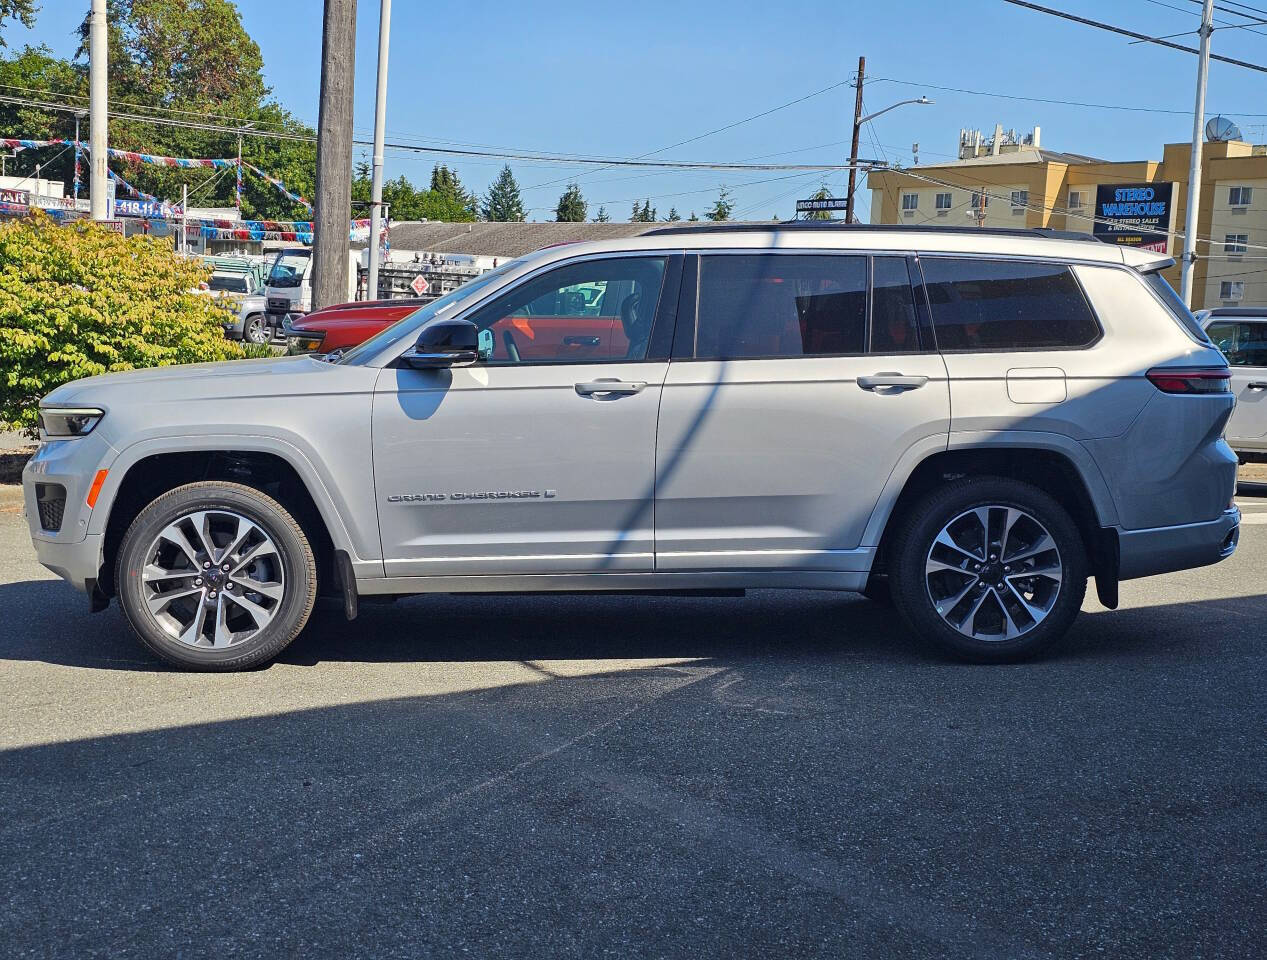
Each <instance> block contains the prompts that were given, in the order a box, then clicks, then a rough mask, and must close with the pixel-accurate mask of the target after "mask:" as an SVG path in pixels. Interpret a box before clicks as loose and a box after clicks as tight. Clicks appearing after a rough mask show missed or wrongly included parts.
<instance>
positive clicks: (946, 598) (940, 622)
mask: <svg viewBox="0 0 1267 960" xmlns="http://www.w3.org/2000/svg"><path fill="white" fill-rule="evenodd" d="M889 584H890V587H891V589H892V592H893V599H894V602H895V603H896V605H897V607H898V610H899V611H900V612H901V614H902V616H903V617H904V618H905V619H906V621H907V622H908V623H909V624H910V626H911V627H912V628H913V629H914V630H915V631H916V632H917V633H919V634H920V635H922V636H924V637H926V638H927V639H929V640H931V641H932V642H933V643H935V644H936V645H937V646H939V647H940V648H942V649H943V650H945V651H947V652H949V653H951V654H953V655H955V656H958V657H960V658H963V659H966V660H973V661H977V662H986V663H1003V662H1008V661H1017V660H1024V659H1027V658H1029V657H1032V656H1034V655H1036V654H1038V653H1039V652H1040V651H1042V650H1043V649H1045V648H1046V647H1048V646H1049V645H1051V644H1052V643H1055V642H1056V641H1058V640H1059V639H1060V638H1061V637H1063V636H1064V634H1065V632H1066V631H1067V630H1068V629H1069V626H1070V625H1071V624H1072V623H1073V620H1074V617H1076V616H1077V615H1078V611H1079V609H1080V608H1081V607H1082V600H1083V597H1084V596H1085V594H1086V588H1087V559H1086V551H1085V549H1084V547H1083V544H1082V538H1081V536H1080V535H1079V533H1078V528H1077V526H1075V524H1074V522H1073V520H1072V518H1071V517H1070V516H1069V514H1068V512H1067V511H1066V510H1065V509H1064V508H1063V507H1062V506H1061V505H1060V504H1059V503H1057V502H1056V501H1055V500H1054V499H1053V498H1052V497H1051V496H1049V495H1048V494H1046V493H1044V492H1043V491H1042V490H1040V489H1038V488H1037V487H1034V486H1032V485H1030V484H1028V483H1022V482H1020V481H1018V480H1010V479H1005V478H1000V477H975V478H969V479H965V480H958V481H954V482H952V483H950V484H947V485H946V486H945V487H942V488H941V489H939V490H936V491H934V492H933V493H931V494H929V495H928V496H927V497H925V498H924V499H923V500H922V501H921V502H920V503H919V504H918V505H916V506H915V507H914V509H912V510H911V511H910V515H909V519H908V520H907V521H906V522H905V523H904V525H903V526H902V528H901V530H900V531H899V533H898V536H897V539H896V541H895V543H894V550H893V554H892V563H891V566H890V574H889Z"/></svg>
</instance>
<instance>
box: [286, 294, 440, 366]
mask: <svg viewBox="0 0 1267 960" xmlns="http://www.w3.org/2000/svg"><path fill="white" fill-rule="evenodd" d="M430 302H431V301H430V299H426V300H423V299H420V298H413V297H409V298H406V299H402V300H359V301H356V302H353V303H337V304H335V305H334V306H333V307H326V308H325V309H323V310H314V311H313V312H312V313H309V314H306V315H305V316H302V317H298V318H296V320H295V321H294V322H293V323H287V324H286V325H285V326H284V327H283V328H282V334H283V335H284V336H285V337H286V345H287V350H286V352H287V353H332V352H333V351H335V350H340V349H344V350H346V349H351V348H352V347H355V346H356V345H357V344H358V343H361V342H363V341H365V340H368V339H369V338H370V337H372V336H374V334H376V333H378V331H380V330H382V329H383V328H384V327H390V326H391V325H392V324H393V323H395V322H396V321H397V320H399V319H401V318H402V317H407V316H408V315H409V314H411V313H413V312H414V311H415V310H417V309H418V308H419V307H421V306H424V305H426V304H427V303H430Z"/></svg>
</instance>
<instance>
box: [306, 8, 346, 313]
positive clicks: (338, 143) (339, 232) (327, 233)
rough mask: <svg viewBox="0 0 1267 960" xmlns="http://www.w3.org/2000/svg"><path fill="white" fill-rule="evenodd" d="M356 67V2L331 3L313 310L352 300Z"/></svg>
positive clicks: (325, 36)
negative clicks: (350, 235)
mask: <svg viewBox="0 0 1267 960" xmlns="http://www.w3.org/2000/svg"><path fill="white" fill-rule="evenodd" d="M355 66H356V0H325V25H324V28H323V30H322V35H321V108H320V112H319V114H318V117H317V196H316V198H315V201H314V203H315V213H314V219H313V225H312V226H313V237H312V309H313V310H320V309H321V308H322V307H328V306H330V305H331V304H335V303H342V302H343V301H344V300H347V299H348V248H349V242H348V217H349V214H350V211H351V209H352V86H353V82H354V73H355Z"/></svg>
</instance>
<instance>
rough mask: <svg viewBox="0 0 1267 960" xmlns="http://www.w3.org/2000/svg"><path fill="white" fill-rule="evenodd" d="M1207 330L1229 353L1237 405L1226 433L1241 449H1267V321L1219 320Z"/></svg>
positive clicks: (1226, 354) (1233, 443)
mask: <svg viewBox="0 0 1267 960" xmlns="http://www.w3.org/2000/svg"><path fill="white" fill-rule="evenodd" d="M1206 332H1207V333H1208V334H1209V335H1210V339H1211V340H1213V341H1214V344H1215V346H1217V347H1218V348H1219V349H1220V350H1222V351H1223V355H1224V356H1225V357H1227V362H1228V366H1229V367H1230V368H1231V371H1232V383H1231V387H1232V392H1233V393H1235V394H1236V409H1235V410H1233V411H1232V418H1231V419H1230V420H1229V421H1228V423H1227V429H1226V430H1225V431H1224V435H1225V436H1226V437H1227V441H1228V443H1230V444H1231V445H1232V446H1233V447H1234V448H1236V449H1239V450H1264V449H1267V321H1264V320H1223V319H1219V320H1215V321H1213V322H1212V323H1211V324H1210V325H1209V326H1208V327H1207V328H1206Z"/></svg>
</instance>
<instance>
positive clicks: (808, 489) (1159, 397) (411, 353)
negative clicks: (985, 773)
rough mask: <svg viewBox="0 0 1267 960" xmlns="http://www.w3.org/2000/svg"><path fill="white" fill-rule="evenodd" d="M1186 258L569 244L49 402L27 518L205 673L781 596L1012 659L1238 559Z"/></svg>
mask: <svg viewBox="0 0 1267 960" xmlns="http://www.w3.org/2000/svg"><path fill="white" fill-rule="evenodd" d="M1170 263H1171V261H1169V260H1167V259H1165V258H1164V257H1159V256H1158V255H1157V254H1153V253H1148V252H1143V251H1138V250H1131V249H1126V248H1121V247H1115V246H1109V245H1105V244H1102V243H1099V242H1096V241H1092V240H1076V239H1072V238H1068V237H1057V236H1051V235H1044V234H1043V233H1041V232H1038V231H989V230H984V229H968V230H955V229H944V228H943V229H934V230H915V229H901V228H844V227H833V226H830V225H824V224H818V225H814V224H794V225H785V226H782V227H779V226H772V227H764V226H763V227H761V228H759V229H753V228H751V227H734V228H725V227H711V226H710V227H706V228H704V229H699V228H688V227H674V228H665V229H660V230H657V231H653V232H652V233H649V234H644V235H643V236H640V237H636V238H631V239H625V240H615V241H607V242H599V243H584V244H573V245H570V246H560V247H553V248H550V249H546V250H542V251H539V252H537V253H534V254H531V255H529V256H526V257H524V258H522V259H520V260H515V261H513V262H510V263H507V264H505V265H504V266H502V267H501V268H500V269H498V270H495V271H493V272H491V273H487V274H485V275H483V276H481V277H479V278H478V279H476V280H473V281H471V282H470V283H468V284H466V285H465V286H463V287H461V288H460V289H458V290H457V291H455V292H453V293H451V294H449V295H448V296H445V297H443V298H441V299H439V300H436V301H434V302H433V303H431V304H429V305H427V306H425V307H423V308H421V309H420V310H418V311H417V312H416V313H414V314H412V315H411V316H409V317H407V318H406V319H404V320H402V321H401V322H400V323H398V324H396V325H395V326H392V327H390V328H388V329H386V330H384V331H383V332H382V333H380V334H378V335H377V336H375V337H373V338H372V339H370V340H368V341H366V342H365V343H363V344H361V345H360V346H358V347H356V348H355V349H353V350H351V351H350V352H347V353H344V354H342V355H338V356H334V355H330V356H327V357H325V358H324V359H318V358H313V357H311V356H305V357H288V358H284V359H268V360H258V361H239V362H235V363H228V364H218V365H201V366H186V367H167V368H162V369H152V370H141V371H136V372H132V373H124V374H116V375H111V376H105V377H94V378H91V379H88V380H81V381H79V382H76V383H73V384H69V385H67V386H65V387H61V388H59V389H57V390H55V391H54V392H53V393H52V394H50V395H49V396H48V397H47V398H45V400H44V401H43V404H42V406H41V423H42V427H43V438H44V440H45V443H44V444H43V445H42V446H41V447H40V450H39V452H38V453H37V454H36V456H35V458H34V459H33V460H32V461H31V462H30V465H29V466H28V467H27V469H26V472H25V474H24V482H25V488H26V507H27V513H28V516H29V518H30V526H31V535H32V538H33V540H34V543H35V548H36V551H37V552H38V554H39V558H40V560H41V561H42V562H43V563H44V564H45V565H46V566H48V567H49V568H50V569H51V570H53V571H55V572H56V573H58V574H60V575H61V576H62V577H64V578H65V579H67V580H69V581H70V582H71V583H72V584H74V585H75V586H76V587H78V588H79V589H80V590H82V591H85V592H86V593H87V594H88V595H89V597H90V598H91V603H92V605H93V606H94V608H101V607H104V606H105V605H106V604H107V603H108V602H109V598H111V597H118V599H119V601H120V605H121V606H122V608H123V610H124V613H125V614H126V615H127V618H128V620H129V621H130V622H131V624H132V626H133V627H134V628H135V630H136V632H137V633H138V634H139V636H140V638H141V640H142V641H143V642H144V644H145V645H146V646H147V647H149V649H150V650H152V651H153V652H154V653H156V654H157V655H159V656H160V657H163V658H164V659H166V660H169V661H171V662H173V663H176V664H179V665H181V666H184V667H189V668H195V669H203V670H230V669H241V668H246V667H251V666H255V665H257V664H261V663H264V662H266V661H268V660H270V659H271V658H273V657H275V656H277V654H278V653H279V652H280V651H281V650H282V649H283V648H284V647H285V646H286V645H287V644H288V643H290V641H291V640H292V639H294V637H295V636H296V635H297V634H298V633H299V632H300V630H301V629H302V628H303V626H304V623H305V622H306V621H307V619H308V616H309V614H310V613H311V612H312V609H313V604H314V601H315V600H316V598H317V595H318V593H326V594H332V595H334V596H335V597H341V598H342V600H343V604H344V607H345V610H346V613H347V616H348V617H349V618H351V617H354V616H355V615H356V610H357V601H358V597H363V596H366V595H372V594H376V595H400V594H413V593H435V592H441V593H471V594H477V593H482V592H493V591H497V592H505V591H519V592H539V591H595V590H604V591H611V590H617V591H630V592H637V591H644V592H656V593H664V592H675V591H690V592H692V593H698V592H710V591H711V592H718V593H733V592H736V591H739V590H743V589H747V588H768V587H789V588H802V589H803V588H812V589H823V590H848V591H861V592H864V593H866V594H868V595H869V596H871V597H873V598H876V599H879V600H881V601H884V602H888V601H891V602H892V603H894V604H895V605H896V607H897V609H898V611H900V613H901V615H902V617H903V618H904V620H905V622H906V624H907V625H908V626H909V627H911V628H912V629H913V630H915V631H916V632H918V633H919V634H921V635H923V636H924V637H926V638H927V639H928V640H930V641H932V642H933V643H935V644H937V645H938V646H940V647H941V648H943V649H945V650H947V651H949V652H951V653H953V654H956V655H959V656H962V657H965V658H969V659H973V660H979V661H1004V660H1015V659H1019V658H1021V657H1026V656H1031V655H1033V654H1034V653H1036V652H1038V651H1039V650H1042V649H1043V648H1045V647H1047V646H1048V645H1049V644H1051V643H1052V642H1053V641H1055V640H1057V639H1058V638H1059V637H1061V635H1063V634H1064V633H1065V632H1066V630H1067V629H1068V627H1069V625H1070V624H1071V622H1072V621H1073V619H1074V617H1075V616H1076V615H1077V613H1078V610H1079V608H1080V607H1081V605H1082V601H1083V596H1084V593H1085V590H1086V583H1087V579H1088V577H1092V576H1093V577H1095V581H1096V587H1097V590H1098V592H1099V596H1100V599H1101V601H1102V602H1103V603H1104V604H1106V605H1107V606H1110V607H1112V606H1114V605H1115V604H1116V602H1117V588H1118V582H1119V581H1120V580H1125V579H1129V578H1132V577H1142V576H1147V575H1150V574H1156V573H1163V572H1166V571H1170V570H1178V569H1182V568H1186V567H1195V566H1200V565H1202V564H1208V563H1214V562H1216V561H1218V560H1220V559H1222V558H1224V557H1226V556H1228V555H1230V554H1231V553H1232V551H1233V550H1234V549H1235V547H1236V541H1237V534H1238V529H1239V527H1238V524H1239V520H1240V515H1239V513H1238V512H1237V510H1236V507H1235V506H1234V504H1233V502H1232V497H1233V493H1234V489H1235V484H1236V457H1235V455H1234V454H1233V453H1232V451H1231V450H1230V449H1229V447H1228V446H1227V444H1226V443H1225V442H1224V441H1223V439H1222V433H1223V428H1224V425H1225V424H1226V423H1227V421H1228V417H1229V416H1230V414H1231V412H1232V408H1233V404H1234V400H1233V396H1232V394H1231V393H1230V392H1229V388H1228V378H1229V372H1228V367H1227V364H1226V363H1225V361H1224V358H1223V356H1222V355H1221V354H1220V353H1219V351H1218V350H1217V349H1216V348H1215V347H1214V346H1213V345H1212V344H1211V343H1210V341H1209V340H1208V339H1207V338H1206V336H1205V334H1204V333H1203V332H1202V331H1201V329H1200V327H1199V326H1198V325H1197V324H1196V322H1195V321H1194V319H1193V317H1192V315H1191V314H1190V313H1189V312H1188V311H1187V310H1186V309H1185V308H1184V307H1183V305H1182V304H1181V302H1180V301H1179V300H1178V298H1177V297H1176V296H1175V295H1174V293H1173V291H1172V290H1171V289H1170V287H1169V285H1168V284H1167V283H1166V281H1165V280H1164V279H1163V278H1162V277H1161V276H1160V275H1159V273H1158V271H1159V270H1161V269H1163V268H1164V267H1166V266H1169V265H1170ZM846 632H847V628H845V627H842V636H843V635H844V634H845V633H846Z"/></svg>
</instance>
